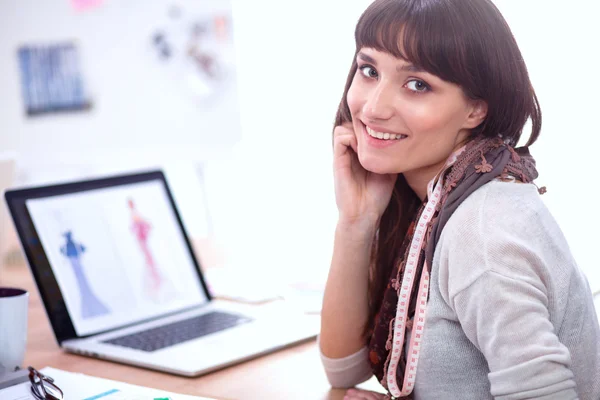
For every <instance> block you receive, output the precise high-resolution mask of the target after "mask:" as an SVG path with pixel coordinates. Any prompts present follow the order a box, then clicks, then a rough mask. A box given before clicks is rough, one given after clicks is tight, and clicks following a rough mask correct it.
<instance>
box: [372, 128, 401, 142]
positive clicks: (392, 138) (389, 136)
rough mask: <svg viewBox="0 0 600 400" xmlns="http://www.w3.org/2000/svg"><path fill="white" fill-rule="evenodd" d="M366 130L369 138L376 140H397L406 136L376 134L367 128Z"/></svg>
mask: <svg viewBox="0 0 600 400" xmlns="http://www.w3.org/2000/svg"><path fill="white" fill-rule="evenodd" d="M366 128H367V133H368V134H369V136H372V137H374V138H377V139H382V140H398V139H404V138H405V137H406V135H396V134H394V133H387V132H386V133H384V132H377V131H374V130H373V129H371V128H369V127H368V126H367V127H366Z"/></svg>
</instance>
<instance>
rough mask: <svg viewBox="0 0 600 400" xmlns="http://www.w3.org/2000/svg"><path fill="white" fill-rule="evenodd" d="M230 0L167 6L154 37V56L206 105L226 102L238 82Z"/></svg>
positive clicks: (195, 98)
mask: <svg viewBox="0 0 600 400" xmlns="http://www.w3.org/2000/svg"><path fill="white" fill-rule="evenodd" d="M231 8H232V7H231V2H230V1H225V0H222V1H219V2H203V3H202V6H197V5H196V6H193V7H187V8H186V7H182V6H179V5H171V6H170V7H167V8H165V14H164V19H163V20H162V21H161V23H160V24H157V28H156V29H155V31H154V32H153V33H152V37H151V38H150V43H151V57H152V58H153V59H154V61H155V62H157V63H159V65H161V67H162V68H163V70H164V73H165V74H168V75H170V76H171V77H172V79H175V80H176V81H177V84H178V85H179V86H180V87H181V88H182V90H183V91H184V93H185V94H186V95H188V96H189V97H191V98H192V99H193V101H195V102H197V103H199V104H202V105H203V106H211V107H215V106H218V104H219V103H222V102H226V101H227V99H226V98H225V97H226V96H227V95H228V93H230V91H228V87H227V85H229V84H232V83H233V82H234V81H235V74H236V66H235V51H234V43H233V21H232V9H231Z"/></svg>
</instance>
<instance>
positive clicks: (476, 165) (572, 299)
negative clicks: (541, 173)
mask: <svg viewBox="0 0 600 400" xmlns="http://www.w3.org/2000/svg"><path fill="white" fill-rule="evenodd" d="M528 120H530V121H531V128H532V132H531V135H530V138H529V141H528V142H527V144H526V146H525V147H522V148H516V149H515V146H516V145H517V143H518V142H519V139H520V137H521V133H522V130H523V128H524V125H525V123H526V122H527V121H528ZM541 120H542V118H541V111H540V107H539V104H538V101H537V98H536V95H535V92H534V90H533V88H532V86H531V82H530V80H529V76H528V73H527V69H526V66H525V63H524V61H523V58H522V56H521V53H520V51H519V49H518V46H517V44H516V42H515V40H514V38H513V36H512V34H511V32H510V29H509V27H508V26H507V24H506V22H505V21H504V19H503V17H502V16H501V14H500V12H499V11H498V10H497V9H496V7H495V6H494V5H493V4H492V2H491V1H489V0H377V1H375V2H374V3H373V4H372V5H371V6H370V7H369V8H368V9H367V10H366V11H365V13H364V14H363V15H362V17H361V18H360V20H359V22H358V25H357V27H356V55H355V59H354V61H353V63H352V68H351V70H350V74H349V76H348V80H347V84H346V89H345V92H344V95H343V98H342V101H341V104H340V107H339V110H338V113H337V118H336V128H335V130H334V138H333V142H334V177H335V190H336V200H337V206H338V209H339V220H338V225H337V228H336V233H335V242H334V252H333V258H332V264H331V269H330V272H329V277H328V281H327V286H326V291H325V298H324V302H323V309H322V327H321V333H320V336H319V344H320V349H321V353H322V354H321V355H322V360H323V363H324V366H325V370H326V372H327V375H328V378H329V380H330V382H331V384H332V385H333V386H334V387H344V388H349V387H352V386H355V385H357V384H359V383H361V382H363V381H364V380H366V379H368V378H369V377H370V376H371V375H372V374H375V376H376V377H377V379H378V380H379V381H380V382H381V384H382V385H383V387H384V389H385V390H386V391H387V393H388V394H387V395H386V396H387V397H388V398H402V397H409V398H414V399H459V398H460V399H489V398H499V399H524V398H527V399H532V398H540V399H542V398H543V399H574V398H579V399H594V400H597V399H600V326H599V324H598V320H597V316H596V313H595V310H594V306H593V301H592V296H591V291H590V288H589V285H588V283H587V280H586V278H585V276H584V275H583V274H582V272H581V271H580V270H579V269H578V267H577V265H576V263H575V261H574V260H573V257H572V256H571V254H570V251H569V247H568V245H567V242H566V240H565V238H564V237H563V235H562V233H561V231H560V229H559V227H558V226H557V224H556V222H555V220H554V219H553V217H552V216H551V214H550V213H549V211H548V210H547V209H546V207H545V206H544V204H543V202H542V201H541V199H540V194H543V192H544V191H545V189H544V188H541V189H537V187H536V186H535V185H534V184H533V180H534V179H535V178H536V177H537V171H536V169H535V162H534V160H533V159H532V157H531V156H530V155H529V151H528V147H529V146H530V145H532V144H533V143H534V142H535V141H536V139H537V138H538V136H539V133H540V129H541V122H542V121H541ZM407 355H408V356H407ZM346 398H348V399H380V398H386V397H385V396H384V395H380V394H376V393H373V392H366V391H360V390H356V389H351V390H349V391H348V392H347V394H346Z"/></svg>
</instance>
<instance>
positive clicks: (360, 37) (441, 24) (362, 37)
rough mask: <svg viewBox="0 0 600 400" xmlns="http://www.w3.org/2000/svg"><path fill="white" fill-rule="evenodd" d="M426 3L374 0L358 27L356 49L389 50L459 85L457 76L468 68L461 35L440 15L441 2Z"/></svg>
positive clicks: (394, 54)
mask: <svg viewBox="0 0 600 400" xmlns="http://www.w3.org/2000/svg"><path fill="white" fill-rule="evenodd" d="M424 3H426V2H423V1H394V0H388V1H380V2H375V3H373V4H372V5H371V7H369V8H368V9H367V10H366V11H365V13H364V14H363V15H362V17H361V19H360V20H359V22H358V24H357V26H356V31H355V40H356V50H357V51H358V50H360V49H361V48H373V49H375V50H378V51H382V52H386V53H389V54H391V55H393V56H394V57H397V58H400V59H403V60H406V61H408V62H410V63H411V64H413V65H415V66H416V67H419V68H422V69H423V70H425V71H427V72H429V73H431V74H433V75H436V76H438V77H439V78H441V79H443V80H445V81H448V82H452V83H457V84H460V83H461V82H459V79H458V78H457V77H458V76H460V75H461V72H463V73H464V71H465V67H466V66H465V65H464V61H463V59H464V57H463V56H464V52H463V50H462V49H464V48H465V46H462V45H461V44H460V43H459V42H458V40H460V39H459V38H460V34H459V33H458V32H455V31H454V29H453V26H452V25H450V24H448V22H447V18H440V5H439V4H438V5H437V7H428V6H427V5H426V4H424ZM448 11H450V10H448ZM457 39H458V40H457Z"/></svg>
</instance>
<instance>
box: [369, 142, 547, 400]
mask: <svg viewBox="0 0 600 400" xmlns="http://www.w3.org/2000/svg"><path fill="white" fill-rule="evenodd" d="M537 176H538V174H537V171H536V169H535V161H534V159H533V158H532V157H531V155H530V154H529V150H528V149H527V148H525V147H522V148H518V149H516V150H515V149H513V148H512V147H510V146H509V145H507V144H505V143H504V142H503V141H502V139H500V138H493V139H488V138H483V137H478V138H476V139H474V140H472V141H470V142H469V143H468V144H467V145H466V147H465V150H464V151H463V152H462V153H461V154H460V155H459V156H458V159H457V160H456V162H455V163H454V164H453V165H452V166H450V167H449V169H448V170H447V171H446V173H445V174H443V175H442V176H441V178H440V179H443V181H442V195H441V201H440V202H439V203H438V205H437V207H436V210H435V213H434V215H433V218H432V219H431V221H430V223H429V224H428V226H427V231H426V234H425V242H424V245H423V249H424V250H423V251H422V254H421V257H419V260H420V261H419V264H418V266H417V269H416V273H415V276H417V277H418V276H420V274H421V270H422V268H423V265H424V261H425V260H426V261H427V265H428V267H429V268H431V265H433V262H432V261H433V253H434V250H435V246H436V244H437V242H438V240H439V239H440V235H441V233H442V230H443V229H444V226H445V225H446V223H447V222H448V220H449V219H450V217H451V216H452V214H453V213H454V211H455V210H456V209H457V208H458V206H459V205H460V204H461V203H462V202H463V200H465V199H466V198H467V197H468V196H469V195H470V194H471V193H473V192H474V191H475V190H477V189H478V188H480V187H481V186H483V185H485V184H486V183H488V182H490V181H492V180H494V179H501V180H504V181H510V180H512V179H513V178H514V179H516V180H518V181H521V182H523V183H529V182H532V181H533V180H534V179H536V178H537ZM539 192H540V194H543V193H544V192H545V188H540V189H539ZM425 204H426V202H425V203H424V204H423V206H422V207H421V209H420V210H419V212H418V213H417V215H416V217H415V219H414V220H413V222H412V223H411V224H410V227H409V229H408V232H407V234H406V237H405V238H404V242H403V243H402V246H401V248H400V252H399V254H400V255H402V257H401V258H400V259H399V260H398V262H397V263H396V266H395V267H394V269H393V270H392V272H391V276H390V282H389V283H388V285H387V288H386V290H385V292H384V293H383V302H382V304H381V308H380V309H379V312H378V314H377V316H376V317H375V325H374V328H373V331H372V334H371V339H370V343H369V358H370V362H371V366H372V368H373V372H374V374H375V376H376V377H377V379H379V381H380V382H381V384H382V385H383V387H384V388H386V389H387V388H388V386H387V379H386V374H387V369H388V366H389V364H390V350H391V348H392V345H391V342H392V337H393V334H394V332H393V323H392V322H393V320H394V318H395V316H396V306H397V303H398V296H399V293H400V284H401V282H402V278H403V275H404V268H405V265H406V259H407V257H408V252H409V243H410V242H411V240H412V237H413V234H414V227H415V225H416V221H418V220H419V216H420V215H421V213H422V212H423V208H424V206H425ZM429 272H430V273H431V271H429ZM415 281H416V282H415V288H414V289H413V295H412V296H411V301H410V303H409V304H410V305H409V311H408V313H409V314H408V315H409V318H411V321H409V323H408V324H407V330H408V329H410V328H411V326H412V317H413V316H414V312H415V303H416V295H417V292H418V279H416V280H415ZM425 329H427V326H425ZM404 337H405V339H404V340H405V344H406V340H408V338H409V337H410V336H409V335H408V334H406V335H405V336H404ZM405 344H404V345H403V346H402V357H401V358H400V363H399V365H398V369H397V382H398V384H399V385H401V384H402V382H403V379H404V371H405V368H406V354H405V351H404V349H405ZM408 398H410V397H408Z"/></svg>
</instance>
